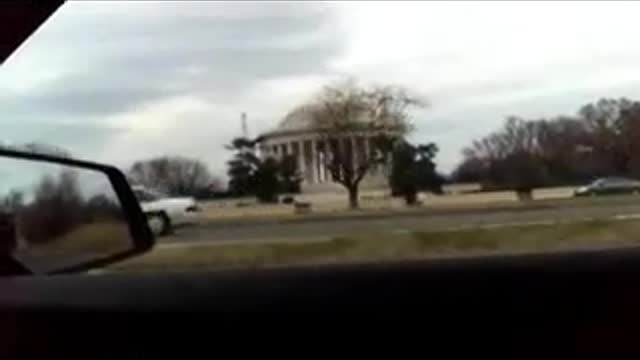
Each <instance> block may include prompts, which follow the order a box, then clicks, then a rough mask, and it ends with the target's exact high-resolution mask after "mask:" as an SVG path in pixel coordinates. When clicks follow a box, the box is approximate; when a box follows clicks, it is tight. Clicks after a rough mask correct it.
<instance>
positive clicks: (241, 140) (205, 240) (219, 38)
mask: <svg viewBox="0 0 640 360" xmlns="http://www.w3.org/2000/svg"><path fill="white" fill-rule="evenodd" d="M638 13H640V3H636V2H476V1H473V2H462V1H461V2H458V1H456V2H395V1H394V2H245V1H243V2H205V1H194V2H183V1H175V2H172V1H159V2H147V1H137V2H129V1H95V2H91V1H68V2H66V3H64V5H62V6H61V7H60V9H59V10H58V11H57V12H56V13H55V14H54V15H53V16H52V17H51V18H50V19H49V20H48V21H47V22H46V23H45V24H44V25H43V26H42V27H41V28H39V29H38V30H37V31H36V32H35V33H34V35H33V36H32V37H31V38H30V39H29V40H27V41H26V42H25V43H24V44H23V46H21V47H20V48H19V49H18V50H17V51H16V52H15V53H14V54H13V55H12V56H11V57H10V58H9V59H8V60H7V61H6V62H5V63H4V64H3V65H2V68H0V109H2V114H3V120H2V121H3V124H4V126H3V134H2V139H0V140H2V143H0V146H27V147H28V148H31V149H35V150H37V151H40V152H45V153H64V154H66V155H68V156H72V157H76V158H82V159H88V160H93V161H98V162H104V163H109V164H113V165H115V166H118V167H119V168H120V169H122V170H123V172H124V173H126V175H127V177H128V179H129V181H130V183H131V184H132V185H134V186H140V187H141V189H142V190H136V191H135V193H136V196H137V197H138V199H139V201H140V202H141V203H143V204H142V205H143V206H141V208H142V210H143V211H145V212H146V213H147V215H148V216H149V217H150V218H151V216H153V217H154V218H153V219H154V221H155V222H154V224H153V225H154V226H153V227H152V231H153V232H154V234H155V235H156V238H157V243H158V244H159V245H160V246H158V247H157V248H155V249H153V250H152V251H151V252H149V253H147V254H144V255H142V256H139V257H136V258H134V259H131V260H127V261H124V262H121V263H118V264H115V265H112V266H110V268H109V269H107V270H108V271H124V272H126V271H190V270H204V269H206V270H211V269H214V270H215V269H222V268H262V267H270V266H283V265H292V264H298V265H299V264H304V265H307V264H324V263H335V262H360V261H404V260H406V259H416V258H419V259H433V258H441V257H446V258H457V257H465V256H486V255H496V254H499V255H502V254H523V253H531V252H555V251H573V250H575V249H582V250H584V249H600V248H609V247H623V246H636V245H637V242H638V241H639V238H638V236H637V233H638V232H640V221H638V220H637V214H640V197H639V196H640V195H638V193H639V191H640V188H638V187H637V183H636V182H635V180H637V179H640V151H638V150H639V149H640V42H638V41H637V39H638V37H639V36H640V27H638V26H637V14H638ZM25 144H26V145H25ZM35 150H34V151H35ZM0 172H6V173H7V176H10V175H11V174H10V171H9V169H0ZM0 175H1V174H0ZM618 177H624V179H630V180H632V181H631V182H630V181H628V180H623V182H624V183H625V184H627V185H625V186H609V181H605V179H609V180H615V181H618V182H620V181H619V180H620V179H619V178H618ZM594 179H597V180H595V181H594ZM615 181H614V182H615ZM589 184H591V185H592V186H587V185H589ZM600 184H602V185H607V186H598V185H600ZM166 198H169V199H166ZM158 199H166V201H157V202H154V203H149V202H151V201H153V200H158ZM165 245H166V246H165ZM107 270H106V271H107Z"/></svg>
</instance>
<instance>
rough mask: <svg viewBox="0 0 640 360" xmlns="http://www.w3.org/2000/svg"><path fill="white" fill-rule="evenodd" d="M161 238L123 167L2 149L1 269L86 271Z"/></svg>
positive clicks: (13, 272)
mask: <svg viewBox="0 0 640 360" xmlns="http://www.w3.org/2000/svg"><path fill="white" fill-rule="evenodd" d="M153 245H154V238H153V235H152V234H151V231H150V230H149V227H148V225H147V221H146V218H145V216H144V214H143V213H142V210H141V209H140V205H139V204H138V201H137V200H136V198H135V197H134V195H133V192H132V191H131V188H130V186H129V183H128V182H127V180H126V178H125V176H124V174H122V172H121V171H120V170H118V169H117V168H115V167H113V166H109V165H104V164H98V163H92V162H86V161H81V160H74V159H70V158H64V157H58V156H51V155H42V154H34V153H28V152H22V151H14V150H5V149H1V150H0V275H19V274H55V273H69V272H80V271H86V270H89V269H92V268H98V267H103V266H106V265H109V264H111V263H114V262H118V261H121V260H124V259H127V258H129V257H132V256H136V255H139V254H142V253H144V252H146V251H148V250H150V249H151V248H152V247H153Z"/></svg>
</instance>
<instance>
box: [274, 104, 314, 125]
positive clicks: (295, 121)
mask: <svg viewBox="0 0 640 360" xmlns="http://www.w3.org/2000/svg"><path fill="white" fill-rule="evenodd" d="M315 109H317V105H303V106H299V107H297V108H295V109H293V110H292V111H290V112H289V113H288V114H287V115H286V116H285V117H284V119H282V121H280V123H279V124H278V126H277V127H276V129H275V130H276V131H278V132H280V131H304V130H310V129H311V127H312V122H313V117H312V113H313V111H314V110H315Z"/></svg>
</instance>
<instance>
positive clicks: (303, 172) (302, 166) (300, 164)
mask: <svg viewBox="0 0 640 360" xmlns="http://www.w3.org/2000/svg"><path fill="white" fill-rule="evenodd" d="M296 144H298V152H297V153H296V156H297V157H298V171H299V172H300V175H302V178H303V179H306V178H307V177H306V170H307V169H306V164H305V161H304V140H299V141H298V142H297V143H296Z"/></svg>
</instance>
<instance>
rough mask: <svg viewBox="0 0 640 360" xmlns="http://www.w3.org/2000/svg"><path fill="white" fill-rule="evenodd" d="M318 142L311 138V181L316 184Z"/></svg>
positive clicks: (317, 178) (317, 179)
mask: <svg viewBox="0 0 640 360" xmlns="http://www.w3.org/2000/svg"><path fill="white" fill-rule="evenodd" d="M317 146H318V142H317V141H316V139H311V154H310V155H311V183H312V184H317V183H319V182H320V179H319V174H318V149H317Z"/></svg>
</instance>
